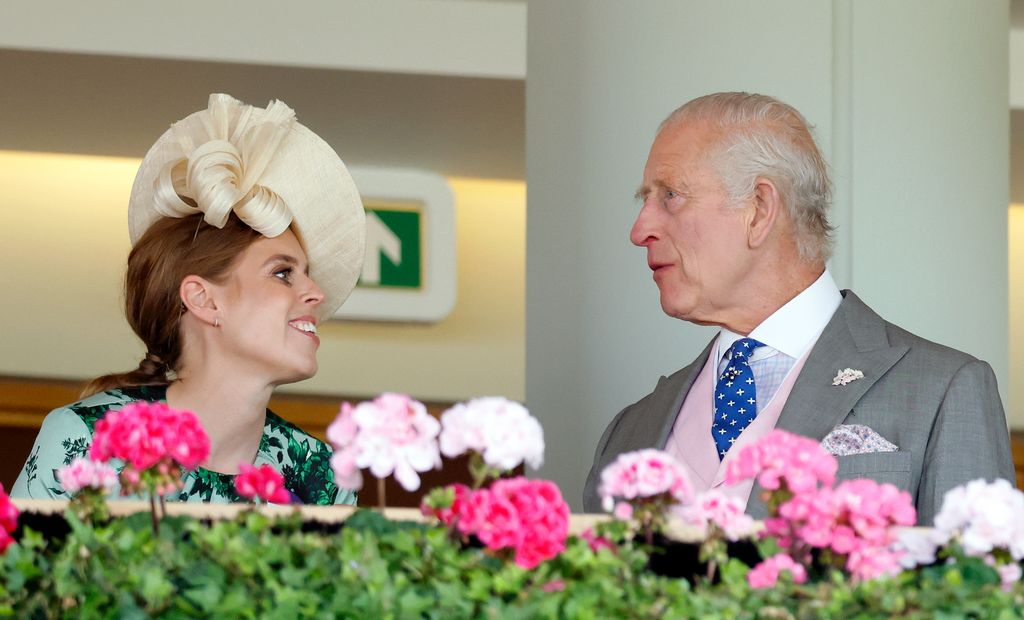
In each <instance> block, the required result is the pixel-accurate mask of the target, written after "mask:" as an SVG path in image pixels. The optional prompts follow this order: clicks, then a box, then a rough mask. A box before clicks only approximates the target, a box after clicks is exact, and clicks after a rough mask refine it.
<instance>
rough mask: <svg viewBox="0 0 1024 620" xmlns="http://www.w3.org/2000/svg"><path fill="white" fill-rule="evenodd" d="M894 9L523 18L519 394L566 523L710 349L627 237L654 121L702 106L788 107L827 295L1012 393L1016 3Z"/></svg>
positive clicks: (534, 13) (573, 7)
mask: <svg viewBox="0 0 1024 620" xmlns="http://www.w3.org/2000/svg"><path fill="white" fill-rule="evenodd" d="M890 5H891V3H886V2H876V1H873V0H869V1H868V2H862V1H860V0H858V1H857V2H852V1H850V0H836V1H835V2H831V3H829V2H817V3H807V2H802V1H798V0H791V1H785V2H784V1H777V2H772V3H762V2H757V1H743V2H741V1H735V2H718V3H711V2H701V1H690V2H680V1H663V2H646V3H644V4H642V5H637V4H633V3H629V4H626V3H619V2H614V1H612V0H606V1H593V0H574V1H570V0H565V1H563V2H559V3H549V2H540V1H537V2H530V3H529V10H528V48H527V186H528V200H527V204H528V207H527V210H528V217H527V304H526V308H527V362H526V368H527V371H526V397H527V404H528V405H529V406H530V408H531V410H532V411H533V412H534V413H535V414H536V415H537V416H538V417H539V418H540V419H541V421H542V422H543V424H544V426H545V429H546V432H547V434H548V445H549V450H548V456H547V463H546V466H545V470H544V471H543V472H542V473H543V474H544V475H547V476H550V477H552V478H554V479H555V480H556V481H557V482H558V483H559V484H560V485H561V486H562V488H563V490H564V492H565V495H566V496H567V497H569V498H570V499H571V500H573V501H575V502H576V503H575V506H577V507H578V506H579V495H580V492H581V490H582V485H583V481H584V479H585V477H586V473H587V471H588V469H589V466H590V463H591V459H592V455H593V449H594V446H595V445H596V443H597V439H598V437H599V436H600V433H601V432H602V431H603V429H604V427H605V426H606V424H607V422H608V421H609V420H610V419H611V417H612V416H613V415H614V414H615V413H616V412H617V411H618V410H619V409H621V408H622V407H623V406H625V405H627V404H629V403H631V402H633V401H635V400H636V399H638V398H640V397H642V396H643V395H644V394H646V393H648V392H649V391H650V390H651V389H652V388H653V387H654V385H655V383H656V381H657V379H658V376H659V375H661V374H668V373H671V372H673V371H675V370H677V369H679V368H680V367H682V366H684V365H685V364H687V363H688V362H689V361H691V360H692V359H693V358H694V357H695V356H696V355H697V353H698V352H699V351H700V349H701V347H702V346H703V345H704V344H706V343H707V341H708V340H709V339H710V338H711V337H712V335H713V333H714V332H713V331H712V330H709V329H703V328H698V327H694V326H692V325H689V324H685V323H682V322H679V321H674V320H670V319H668V318H666V317H665V316H663V315H662V313H661V311H660V308H659V304H658V300H657V290H656V287H655V285H654V283H653V282H652V281H651V278H650V274H649V272H648V269H647V267H646V264H645V256H644V253H643V251H641V250H639V249H637V248H634V247H632V246H631V245H630V244H629V242H628V239H627V234H628V230H629V227H630V224H631V223H632V220H633V218H634V216H635V214H636V210H637V208H636V205H635V203H634V202H633V201H632V198H631V196H632V194H633V191H634V189H635V188H636V185H637V184H638V183H639V181H640V176H641V171H642V167H643V164H644V161H645V159H646V154H647V149H648V147H649V145H650V142H651V140H652V139H653V135H654V131H655V128H656V126H657V124H658V123H659V122H660V121H661V119H662V118H664V116H666V115H667V114H668V113H669V112H670V111H671V110H672V109H674V108H675V107H676V106H678V105H680V104H681V103H683V102H685V101H687V100H688V99H690V98H692V97H695V96H699V95H702V94H706V93H708V92H713V91H720V90H748V91H757V92H765V93H768V94H772V95H775V96H778V97H780V98H781V99H783V100H784V101H787V102H789V103H791V104H793V105H794V106H795V107H797V108H798V109H800V110H801V111H802V112H803V113H804V114H805V116H806V117H807V118H808V119H809V121H810V122H811V123H812V124H814V125H816V126H817V135H818V139H819V142H820V143H821V145H822V147H823V149H824V152H825V154H826V157H827V158H828V159H829V160H830V161H831V162H832V164H833V167H834V175H835V180H836V186H837V195H836V206H835V213H834V219H835V223H836V224H838V225H839V226H840V228H839V230H838V232H837V253H836V257H835V259H834V260H833V262H832V268H833V270H834V272H835V274H836V276H837V279H838V280H839V281H840V284H841V285H844V286H852V287H854V288H855V289H856V290H857V291H858V292H859V293H862V294H863V297H864V298H865V299H866V301H868V303H870V304H873V305H874V306H875V307H877V308H878V309H879V310H880V311H881V312H882V313H883V314H884V315H887V316H889V317H891V318H892V319H894V320H896V321H897V322H900V323H902V324H903V325H904V326H905V327H907V328H909V329H911V330H912V331H917V332H919V333H921V334H922V335H924V336H928V337H933V338H937V339H940V340H942V341H944V342H947V343H950V344H953V345H954V346H959V347H960V348H963V349H965V350H967V351H969V352H971V353H973V354H975V355H978V356H980V357H983V358H985V359H987V360H989V361H990V362H992V363H993V366H994V367H995V369H996V372H997V375H998V376H999V378H1000V380H1001V381H1002V382H1003V383H1004V384H1005V379H1006V365H1007V357H1006V336H1007V328H1006V324H1007V320H1006V300H1007V297H1006V237H1005V228H1004V227H1005V221H1006V211H1005V209H1006V204H1007V200H1006V194H1005V188H1006V182H1007V176H1006V169H1007V159H1006V157H1007V155H1006V153H1007V142H1006V133H1007V130H1008V126H1007V121H1006V112H1005V110H1006V105H1007V100H1008V93H1007V73H1008V70H1007V65H1006V62H1007V60H1006V59H1007V55H1008V49H1007V38H1006V28H1007V23H1008V21H1007V20H1008V17H1007V16H1008V9H1007V4H1006V2H998V1H997V2H991V3H984V4H978V3H961V2H956V1H954V0H944V1H942V2H932V1H927V0H914V1H912V2H904V3H900V4H899V6H898V7H895V8H893V7H891V6H890ZM1000 28H1002V30H1001V31H1000V30H999V29H1000ZM951 41H955V42H956V44H955V45H952V44H951ZM1000 110H1002V112H1001V113H1000ZM962 291H967V292H968V294H963V292H962Z"/></svg>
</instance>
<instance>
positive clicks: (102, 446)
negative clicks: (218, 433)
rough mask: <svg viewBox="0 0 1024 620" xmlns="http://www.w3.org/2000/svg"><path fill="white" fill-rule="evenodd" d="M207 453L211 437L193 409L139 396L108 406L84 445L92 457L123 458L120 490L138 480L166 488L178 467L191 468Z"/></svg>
mask: <svg viewBox="0 0 1024 620" xmlns="http://www.w3.org/2000/svg"><path fill="white" fill-rule="evenodd" d="M209 454H210V439H209V438H208V437H207V436H206V431H204V430H203V426H202V424H201V423H200V422H199V418H197V417H196V415H195V414H194V413H192V412H191V411H183V410H178V409H173V408H171V407H168V406H167V405H166V404H164V403H150V402H143V401H139V402H134V403H130V404H128V405H126V406H125V407H124V408H123V409H121V410H120V411H108V412H107V413H106V415H104V416H103V418H102V419H100V420H99V421H98V422H97V423H96V429H95V432H94V433H93V440H92V445H91V446H90V448H89V457H90V458H91V459H92V460H93V461H97V462H100V463H106V462H107V461H109V460H110V459H120V460H121V461H123V462H124V463H125V468H124V469H123V470H122V471H121V483H122V492H123V493H131V492H133V491H134V490H136V489H137V488H138V486H139V485H140V484H143V483H145V484H148V485H151V488H152V489H153V490H155V491H156V492H157V493H159V494H166V493H169V492H171V491H173V490H174V489H175V488H177V485H178V484H179V482H180V476H181V468H184V469H188V470H193V469H195V468H196V467H198V466H199V464H200V463H202V462H203V461H205V460H206V458H207V457H208V456H209ZM144 472H148V474H146V475H143V473H144ZM144 479H145V480H144Z"/></svg>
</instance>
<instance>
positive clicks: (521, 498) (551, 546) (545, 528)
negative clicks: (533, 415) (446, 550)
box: [452, 477, 569, 569]
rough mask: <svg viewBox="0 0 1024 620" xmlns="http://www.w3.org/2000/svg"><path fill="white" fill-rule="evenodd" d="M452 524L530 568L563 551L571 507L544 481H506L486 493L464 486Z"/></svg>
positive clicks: (499, 482)
mask: <svg viewBox="0 0 1024 620" xmlns="http://www.w3.org/2000/svg"><path fill="white" fill-rule="evenodd" d="M452 523H454V526H455V528H456V530H457V531H458V532H460V533H461V534H463V535H466V536H468V535H474V536H476V537H477V538H478V539H479V540H480V542H481V543H483V544H484V545H485V546H486V547H487V548H488V549H491V550H494V551H500V550H504V549H510V550H512V551H513V552H514V557H515V563H516V564H517V565H519V566H521V567H523V568H527V569H529V568H534V567H536V566H537V565H538V564H540V563H541V562H543V561H545V560H548V559H551V558H553V557H555V556H556V555H558V554H559V553H561V552H562V551H563V550H564V549H565V539H566V537H567V536H568V533H569V505H568V504H566V503H565V500H564V499H562V494H561V492H560V491H559V490H558V487H557V486H555V484H554V483H552V482H550V481H548V480H528V479H526V478H523V477H517V478H507V479H502V480H497V481H495V482H494V484H493V485H492V486H491V488H489V489H480V490H477V491H469V490H468V489H467V488H465V487H463V491H462V498H461V499H460V500H458V501H457V503H456V504H453V505H452Z"/></svg>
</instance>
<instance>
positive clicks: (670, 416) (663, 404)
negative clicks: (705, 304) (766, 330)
mask: <svg viewBox="0 0 1024 620" xmlns="http://www.w3.org/2000/svg"><path fill="white" fill-rule="evenodd" d="M717 339H718V337H717V336H716V337H715V338H712V339H711V342H710V343H708V346H706V347H704V351H703V352H702V353H701V354H700V356H699V357H698V358H697V359H696V360H694V362H693V363H692V364H690V365H689V366H687V367H686V368H683V369H682V370H680V371H678V372H676V373H674V374H673V375H672V376H670V377H662V378H661V380H660V381H658V387H656V388H655V389H654V393H652V394H651V401H650V403H649V404H648V406H647V411H646V413H645V414H644V418H645V419H647V420H648V421H649V423H647V424H643V425H642V426H641V427H640V428H639V429H638V430H639V431H640V432H639V433H638V434H637V435H636V441H635V443H636V447H634V448H630V449H631V450H639V449H641V448H650V447H652V446H653V447H655V448H658V449H660V450H664V449H665V444H666V443H668V436H669V435H670V434H671V433H672V427H673V426H674V425H675V422H676V417H677V416H678V415H679V409H680V408H681V407H682V406H683V401H684V400H685V399H686V395H687V394H689V393H690V388H691V387H693V382H694V381H696V380H697V375H699V374H700V371H701V370H702V369H703V368H704V364H705V363H706V362H707V360H708V355H710V354H711V349H712V348H713V347H714V345H715V341H716V340H717Z"/></svg>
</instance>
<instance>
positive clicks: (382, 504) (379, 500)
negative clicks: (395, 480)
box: [377, 478, 387, 510]
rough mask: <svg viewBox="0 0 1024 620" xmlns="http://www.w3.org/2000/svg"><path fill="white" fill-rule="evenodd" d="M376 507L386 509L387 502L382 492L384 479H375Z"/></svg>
mask: <svg viewBox="0 0 1024 620" xmlns="http://www.w3.org/2000/svg"><path fill="white" fill-rule="evenodd" d="M377 507H378V508H380V509H381V510H384V508H385V507H387V501H386V500H385V492H384V479H383V478H377Z"/></svg>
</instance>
